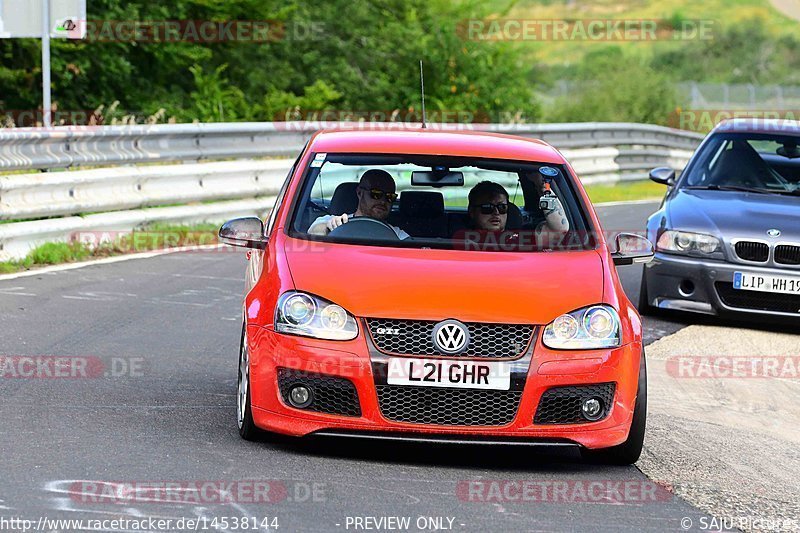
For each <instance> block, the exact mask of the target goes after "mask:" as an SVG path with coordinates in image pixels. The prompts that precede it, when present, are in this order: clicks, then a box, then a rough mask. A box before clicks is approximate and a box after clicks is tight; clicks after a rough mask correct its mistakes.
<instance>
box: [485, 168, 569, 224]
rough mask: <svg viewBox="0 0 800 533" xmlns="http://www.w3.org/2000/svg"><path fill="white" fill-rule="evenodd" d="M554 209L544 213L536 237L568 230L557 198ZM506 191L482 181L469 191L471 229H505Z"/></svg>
mask: <svg viewBox="0 0 800 533" xmlns="http://www.w3.org/2000/svg"><path fill="white" fill-rule="evenodd" d="M554 203H555V204H556V205H555V209H552V210H549V211H548V212H545V213H544V217H545V220H544V222H542V223H540V224H538V225H537V226H536V228H534V229H535V230H536V234H537V237H539V236H540V234H541V233H543V232H545V231H552V232H557V233H565V232H567V231H569V222H568V221H567V217H566V214H565V213H564V208H563V206H562V205H561V201H560V200H558V199H557V198H556V199H555V202H554ZM508 209H509V208H508V192H506V189H505V188H504V187H503V186H502V185H500V184H499V183H494V182H492V181H482V182H480V183H478V184H477V185H475V186H474V187H473V188H472V190H470V191H469V218H470V221H471V223H472V227H473V229H476V230H481V231H490V232H500V231H505V229H506V222H508Z"/></svg>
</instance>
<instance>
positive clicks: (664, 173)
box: [650, 167, 675, 187]
mask: <svg viewBox="0 0 800 533" xmlns="http://www.w3.org/2000/svg"><path fill="white" fill-rule="evenodd" d="M650 179H651V180H653V181H655V182H656V183H660V184H661V185H669V186H670V187H671V186H673V185H675V170H674V169H671V168H669V167H658V168H654V169H653V170H651V171H650Z"/></svg>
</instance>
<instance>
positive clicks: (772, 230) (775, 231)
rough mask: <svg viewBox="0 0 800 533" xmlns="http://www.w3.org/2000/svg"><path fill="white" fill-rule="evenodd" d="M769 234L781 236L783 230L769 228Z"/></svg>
mask: <svg viewBox="0 0 800 533" xmlns="http://www.w3.org/2000/svg"><path fill="white" fill-rule="evenodd" d="M767 235H769V236H770V237H780V236H781V230H779V229H775V228H772V229H770V230H767Z"/></svg>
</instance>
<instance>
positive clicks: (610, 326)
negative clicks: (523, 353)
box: [542, 305, 622, 350]
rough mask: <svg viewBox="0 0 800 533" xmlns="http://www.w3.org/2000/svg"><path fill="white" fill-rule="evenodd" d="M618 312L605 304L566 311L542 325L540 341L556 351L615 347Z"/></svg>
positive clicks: (619, 336) (618, 327)
mask: <svg viewBox="0 0 800 533" xmlns="http://www.w3.org/2000/svg"><path fill="white" fill-rule="evenodd" d="M621 338H622V336H621V334H620V324H619V315H618V314H617V311H616V310H615V309H614V308H613V307H611V306H608V305H593V306H591V307H585V308H583V309H578V310H577V311H573V312H571V313H566V314H564V315H561V316H560V317H558V318H556V319H555V320H553V321H552V322H551V323H550V324H549V325H548V326H547V327H546V328H544V336H543V337H542V341H543V342H544V345H545V346H547V347H548V348H553V349H556V350H589V349H592V348H616V347H618V346H619V345H620V342H621Z"/></svg>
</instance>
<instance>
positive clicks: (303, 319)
mask: <svg viewBox="0 0 800 533" xmlns="http://www.w3.org/2000/svg"><path fill="white" fill-rule="evenodd" d="M275 331H277V332H279V333H289V334H291V335H302V336H304V337H315V338H317V339H328V340H336V341H348V340H351V339H355V338H356V337H357V336H358V326H357V325H356V319H355V318H354V317H353V316H352V315H351V314H350V313H348V312H347V311H345V310H344V309H343V308H342V307H341V306H338V305H336V304H335V303H331V302H329V301H328V300H324V299H322V298H320V297H318V296H313V295H311V294H306V293H304V292H298V291H289V292H286V293H284V294H283V295H281V297H280V298H278V305H277V308H276V309H275Z"/></svg>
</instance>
